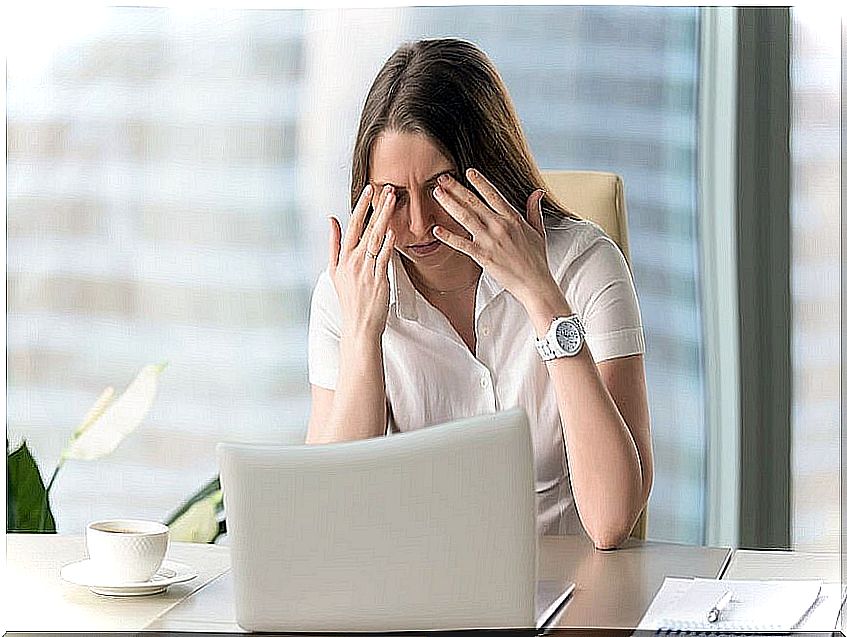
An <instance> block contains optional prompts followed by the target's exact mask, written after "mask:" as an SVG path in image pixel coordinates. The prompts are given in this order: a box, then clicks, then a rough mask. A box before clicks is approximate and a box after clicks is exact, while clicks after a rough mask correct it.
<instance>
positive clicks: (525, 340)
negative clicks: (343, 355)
mask: <svg viewBox="0 0 847 637" xmlns="http://www.w3.org/2000/svg"><path fill="white" fill-rule="evenodd" d="M544 221H545V228H546V230H547V256H548V262H549V264H550V271H551V273H552V274H553V276H554V277H555V280H556V281H558V282H559V284H560V286H561V288H562V290H563V291H564V294H565V299H566V301H567V302H568V305H569V306H570V307H571V309H572V310H573V311H574V312H575V313H576V314H578V315H579V317H580V318H581V319H582V322H583V325H584V326H585V330H586V344H587V346H588V348H589V349H590V350H591V354H592V356H593V358H594V360H595V362H599V361H603V360H607V359H610V358H616V357H620V356H628V355H631V354H639V353H643V352H644V334H643V330H642V326H641V315H640V311H639V307H638V300H637V298H636V295H635V288H634V285H633V282H632V276H631V274H630V271H629V268H628V267H627V264H626V261H625V260H624V257H623V254H622V253H621V251H620V249H619V248H618V246H617V245H616V244H615V243H614V242H613V241H612V240H611V239H610V238H609V237H608V236H606V234H605V233H604V232H603V231H602V230H601V229H600V228H599V227H598V226H597V225H596V224H594V223H592V222H590V221H585V220H574V219H570V218H559V217H553V216H545V220H544ZM388 276H389V283H390V295H389V311H388V319H387V323H386V329H385V333H384V334H383V357H384V362H385V385H386V395H387V399H388V404H389V431H393V432H405V431H412V430H414V429H419V428H421V427H425V426H427V425H431V424H437V423H442V422H447V421H450V420H454V419H457V418H465V417H468V416H473V415H477V414H481V413H490V412H493V411H499V410H501V409H508V408H511V407H515V406H518V405H520V406H521V407H523V408H524V409H525V410H526V412H527V415H528V416H529V422H530V424H531V428H532V435H533V447H534V452H535V487H536V498H537V505H538V518H537V526H538V532H539V533H552V534H570V533H583V532H584V531H583V529H582V525H581V524H580V522H579V518H578V516H577V513H576V509H575V507H574V501H573V494H572V492H571V487H570V480H569V479H568V465H567V457H566V455H565V448H564V437H563V431H562V421H561V418H560V416H559V409H558V405H557V403H556V395H555V391H554V388H553V383H552V382H551V380H550V377H549V375H548V373H547V369H546V367H545V365H544V363H543V362H542V361H541V359H540V357H539V356H538V352H537V351H536V349H535V331H534V329H533V327H532V324H531V322H530V321H529V319H528V317H527V315H526V312H525V310H524V308H523V306H522V305H521V304H520V303H519V302H518V301H517V300H515V298H514V297H513V296H512V295H511V294H510V293H509V292H508V291H506V290H505V289H504V288H503V287H502V286H501V285H500V284H499V283H498V282H497V281H496V280H494V279H493V278H492V277H491V276H488V275H487V274H486V273H485V272H483V273H482V276H481V277H480V281H479V285H478V287H477V291H476V306H475V316H474V326H475V332H476V350H477V351H476V353H474V352H471V351H470V350H469V349H468V347H467V345H465V343H464V341H463V340H462V339H461V337H460V336H459V335H458V334H457V333H456V331H455V330H454V329H453V327H452V325H450V323H449V322H448V321H447V319H446V318H445V316H444V315H443V314H442V313H441V312H440V311H438V310H437V309H435V308H434V307H433V306H432V305H430V304H429V302H428V301H427V300H426V299H424V297H423V296H421V295H420V294H419V293H418V292H417V290H415V288H414V286H413V285H412V283H411V281H410V280H409V277H408V275H407V274H406V270H405V268H404V266H403V264H402V261H401V260H400V258H399V257H398V256H397V255H396V254H395V255H394V256H393V257H392V261H391V264H390V266H389V271H388ZM340 334H341V312H340V308H339V304H338V297H337V296H336V293H335V289H334V287H333V284H332V280H331V279H330V277H329V274H328V272H326V271H324V272H323V273H322V274H321V275H320V277H319V278H318V282H317V284H316V286H315V289H314V293H313V295H312V307H311V315H310V321H309V381H310V382H311V383H312V384H314V385H317V386H319V387H325V388H327V389H335V387H336V382H337V378H338V364H339V342H340V340H339V339H340ZM576 389H577V390H578V388H576Z"/></svg>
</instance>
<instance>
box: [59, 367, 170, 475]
mask: <svg viewBox="0 0 847 637" xmlns="http://www.w3.org/2000/svg"><path fill="white" fill-rule="evenodd" d="M164 368H165V366H164V365H147V366H146V367H144V368H143V369H142V370H141V371H140V372H139V373H138V376H136V378H135V380H133V381H132V383H130V385H129V387H127V389H126V391H125V392H124V393H123V394H122V395H121V396H120V397H119V398H117V399H115V400H114V401H109V404H108V406H107V407H106V408H105V410H104V411H102V412H101V415H100V416H99V418H97V417H96V414H95V413H94V412H95V410H96V408H97V406H98V405H97V403H95V407H94V408H92V410H91V411H90V412H89V415H92V414H94V415H95V419H94V420H93V421H91V422H90V423H87V422H84V423H83V426H82V427H80V430H79V435H78V436H77V437H75V438H72V440H71V443H70V445H68V447H67V448H66V449H65V451H64V452H63V453H62V458H63V459H68V458H70V459H74V460H94V459H96V458H101V457H103V456H105V455H108V454H110V453H112V452H113V451H114V450H115V449H116V448H117V446H118V445H119V444H120V443H121V441H122V440H123V439H124V438H125V437H126V436H127V435H128V434H129V433H130V432H131V431H132V430H133V429H135V428H136V427H137V426H138V425H139V424H141V421H142V420H143V419H144V416H146V415H147V412H148V411H150V407H151V406H152V405H153V399H154V398H155V397H156V386H157V381H158V378H159V374H161V373H162V370H163V369H164ZM107 391H108V390H107ZM106 393H107V392H104V393H103V395H101V397H100V399H101V400H102V399H103V398H104V396H106ZM98 402H99V400H98ZM86 421H87V419H86Z"/></svg>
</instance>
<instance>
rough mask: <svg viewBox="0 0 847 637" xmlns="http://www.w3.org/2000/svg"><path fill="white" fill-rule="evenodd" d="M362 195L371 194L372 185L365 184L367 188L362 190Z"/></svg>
mask: <svg viewBox="0 0 847 637" xmlns="http://www.w3.org/2000/svg"><path fill="white" fill-rule="evenodd" d="M362 194H365V195H369V194H371V185H370V184H365V187H364V188H363V189H362Z"/></svg>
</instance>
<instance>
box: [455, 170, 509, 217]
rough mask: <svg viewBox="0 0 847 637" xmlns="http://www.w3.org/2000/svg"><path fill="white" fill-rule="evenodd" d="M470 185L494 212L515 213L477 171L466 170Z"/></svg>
mask: <svg viewBox="0 0 847 637" xmlns="http://www.w3.org/2000/svg"><path fill="white" fill-rule="evenodd" d="M465 174H466V175H467V178H468V181H469V182H470V183H471V185H472V186H473V187H474V188H476V189H477V191H478V192H479V194H480V195H482V198H483V199H484V200H485V202H486V203H487V204H488V205H489V206H491V207H492V208H493V209H494V210H495V211H496V212H499V213H500V214H503V215H508V214H514V213H515V212H516V211H515V209H514V207H513V206H512V204H510V203H509V202H508V201H506V198H505V197H504V196H503V194H502V193H501V192H500V191H499V190H497V188H496V187H495V186H494V184H492V183H491V182H490V181H488V179H487V178H486V177H485V176H484V175H483V174H482V173H481V172H479V171H478V170H475V169H473V168H468V170H467V171H466V173H465Z"/></svg>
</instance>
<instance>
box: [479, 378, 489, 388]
mask: <svg viewBox="0 0 847 637" xmlns="http://www.w3.org/2000/svg"><path fill="white" fill-rule="evenodd" d="M479 384H480V385H482V387H483V388H486V387H488V379H487V378H483V379H482V380H480V381H479Z"/></svg>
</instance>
